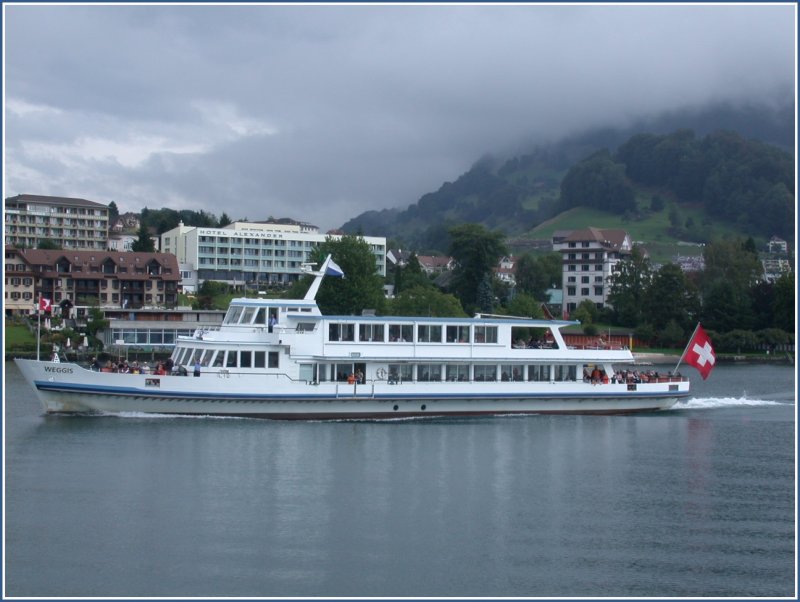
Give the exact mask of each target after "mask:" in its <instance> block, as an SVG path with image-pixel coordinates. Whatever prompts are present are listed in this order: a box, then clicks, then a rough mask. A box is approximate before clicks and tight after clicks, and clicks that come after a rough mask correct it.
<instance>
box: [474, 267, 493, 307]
mask: <svg viewBox="0 0 800 602" xmlns="http://www.w3.org/2000/svg"><path fill="white" fill-rule="evenodd" d="M475 303H476V304H477V306H478V310H479V311H481V312H482V313H485V314H490V313H492V312H493V311H494V291H493V290H492V278H491V276H489V274H486V275H485V276H484V277H483V280H481V283H480V284H479V285H478V293H477V295H476V300H475Z"/></svg>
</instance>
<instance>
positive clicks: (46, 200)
mask: <svg viewBox="0 0 800 602" xmlns="http://www.w3.org/2000/svg"><path fill="white" fill-rule="evenodd" d="M108 226H109V224H108V206H107V205H103V204H102V203H96V202H94V201H87V200H86V199H74V198H67V197H58V196H41V195H35V194H18V195H17V196H13V197H8V198H6V199H5V246H6V247H11V246H13V247H27V248H35V247H36V246H37V245H38V244H39V243H40V242H41V241H43V240H51V241H53V242H54V243H55V244H56V245H58V246H60V247H61V248H62V249H71V250H103V249H106V248H107V246H108Z"/></svg>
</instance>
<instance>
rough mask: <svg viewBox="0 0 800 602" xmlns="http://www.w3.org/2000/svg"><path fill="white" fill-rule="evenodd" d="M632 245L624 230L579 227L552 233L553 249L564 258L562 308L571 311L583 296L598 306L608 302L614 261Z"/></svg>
mask: <svg viewBox="0 0 800 602" xmlns="http://www.w3.org/2000/svg"><path fill="white" fill-rule="evenodd" d="M632 247H633V245H632V243H631V239H630V236H628V233H627V232H625V231H624V230H616V229H605V230H604V229H600V228H591V227H589V228H582V229H580V230H570V231H557V232H554V233H553V250H554V251H560V252H561V255H562V258H563V273H562V289H563V292H564V295H563V299H562V301H561V311H562V313H563V314H564V316H568V315H569V314H571V313H572V312H573V311H574V310H575V308H576V307H578V305H580V303H581V302H582V301H584V300H585V299H588V300H590V301H591V302H592V303H594V304H595V305H596V306H597V307H598V308H602V307H604V306H605V305H606V304H607V303H608V293H609V291H610V288H611V281H612V278H613V274H614V273H615V272H616V270H617V264H618V263H619V262H620V261H621V260H622V259H624V258H626V257H628V256H629V255H630V253H631V249H632Z"/></svg>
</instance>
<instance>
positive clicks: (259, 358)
mask: <svg viewBox="0 0 800 602" xmlns="http://www.w3.org/2000/svg"><path fill="white" fill-rule="evenodd" d="M266 365H267V352H266V351H254V352H253V367H254V368H264V367H265V366H266Z"/></svg>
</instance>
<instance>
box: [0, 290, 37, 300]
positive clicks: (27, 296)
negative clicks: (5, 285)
mask: <svg viewBox="0 0 800 602" xmlns="http://www.w3.org/2000/svg"><path fill="white" fill-rule="evenodd" d="M5 298H6V299H11V300H12V301H19V300H20V299H23V300H25V301H30V300H31V299H33V293H29V292H23V293H20V292H19V291H11V292H10V293H9V292H8V291H5Z"/></svg>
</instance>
